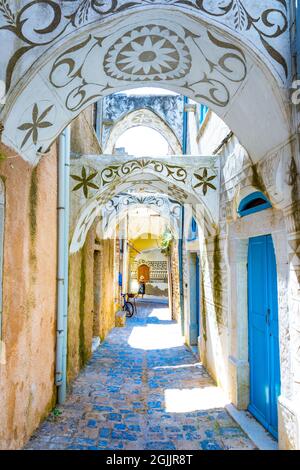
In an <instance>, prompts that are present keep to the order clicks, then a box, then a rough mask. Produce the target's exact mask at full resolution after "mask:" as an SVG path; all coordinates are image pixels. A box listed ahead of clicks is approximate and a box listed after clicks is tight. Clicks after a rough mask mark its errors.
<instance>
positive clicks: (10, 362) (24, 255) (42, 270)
mask: <svg viewBox="0 0 300 470" xmlns="http://www.w3.org/2000/svg"><path fill="white" fill-rule="evenodd" d="M0 153H1V157H6V158H5V159H4V160H2V159H1V163H0V175H1V178H2V179H3V181H4V185H5V192H6V194H5V200H6V203H5V233H4V266H3V315H2V341H3V343H4V345H5V357H3V362H4V364H2V365H1V366H0V396H1V409H0V422H1V426H0V448H1V449H16V448H20V447H21V446H22V445H23V444H24V443H25V442H26V440H27V439H28V437H29V436H30V435H31V434H32V432H33V431H34V430H35V428H36V427H37V426H38V425H39V423H40V421H41V420H42V419H43V418H44V417H45V416H46V415H47V414H48V412H49V411H50V410H51V408H52V407H53V405H54V403H55V387H54V367H55V319H56V217H57V216H56V206H57V202H56V194H57V192H56V191H57V190H56V188H57V165H56V146H53V147H52V149H51V151H50V152H49V153H48V154H47V155H45V156H43V157H42V159H41V161H40V163H39V165H38V166H37V167H36V168H32V167H30V166H29V165H28V164H27V163H25V162H24V160H22V159H21V158H20V157H19V156H18V155H16V154H15V153H14V152H13V151H10V150H9V149H8V148H5V147H4V146H3V145H2V146H0Z"/></svg>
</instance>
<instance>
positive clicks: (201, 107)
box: [199, 104, 209, 126]
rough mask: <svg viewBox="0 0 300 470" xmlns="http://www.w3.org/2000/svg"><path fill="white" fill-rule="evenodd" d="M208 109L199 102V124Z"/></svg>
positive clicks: (201, 122)
mask: <svg viewBox="0 0 300 470" xmlns="http://www.w3.org/2000/svg"><path fill="white" fill-rule="evenodd" d="M208 111H209V108H208V106H205V105H204V104H200V109H199V115H200V116H199V122H200V126H201V125H202V124H203V122H204V119H205V116H206V115H207V113H208Z"/></svg>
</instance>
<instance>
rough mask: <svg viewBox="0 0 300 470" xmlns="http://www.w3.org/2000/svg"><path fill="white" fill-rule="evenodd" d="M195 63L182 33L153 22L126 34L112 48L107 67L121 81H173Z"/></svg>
mask: <svg viewBox="0 0 300 470" xmlns="http://www.w3.org/2000/svg"><path fill="white" fill-rule="evenodd" d="M191 62H192V59H191V55H190V52H189V49H188V47H187V46H186V44H185V42H184V41H183V40H182V39H181V38H180V37H179V36H178V34H176V33H175V32H174V31H171V30H170V29H167V28H165V27H164V26H156V25H149V26H141V27H139V28H135V29H134V30H132V31H130V32H128V33H126V34H124V35H123V36H122V38H121V39H119V40H118V41H117V42H116V43H115V44H114V45H113V46H112V47H111V48H110V49H109V50H108V52H107V54H106V56H105V59H104V69H105V72H106V74H107V75H108V76H110V77H112V78H115V79H120V80H130V81H143V80H173V79H178V78H183V77H184V76H185V75H187V73H188V72H189V70H190V67H191Z"/></svg>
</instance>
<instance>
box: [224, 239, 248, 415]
mask: <svg viewBox="0 0 300 470" xmlns="http://www.w3.org/2000/svg"><path fill="white" fill-rule="evenodd" d="M248 243H249V242H248V239H239V238H237V237H236V236H234V235H229V240H228V259H229V266H230V273H231V275H230V276H229V279H230V288H229V290H230V298H229V306H230V307H229V312H230V326H231V328H230V332H229V333H230V345H229V351H230V355H229V397H230V399H231V401H232V403H233V404H234V405H235V406H236V407H237V408H238V409H240V410H244V409H247V407H248V404H249V361H248V298H247V282H248V281H247V277H248V275H247V259H248Z"/></svg>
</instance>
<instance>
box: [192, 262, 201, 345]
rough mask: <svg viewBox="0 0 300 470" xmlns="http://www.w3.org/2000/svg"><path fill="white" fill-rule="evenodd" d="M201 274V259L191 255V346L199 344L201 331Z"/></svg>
mask: <svg viewBox="0 0 300 470" xmlns="http://www.w3.org/2000/svg"><path fill="white" fill-rule="evenodd" d="M199 277H200V272H199V257H198V256H197V255H196V254H195V253H192V254H191V255H190V344H191V345H192V346H196V345H197V344H198V336H199V330H200V279H199Z"/></svg>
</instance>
